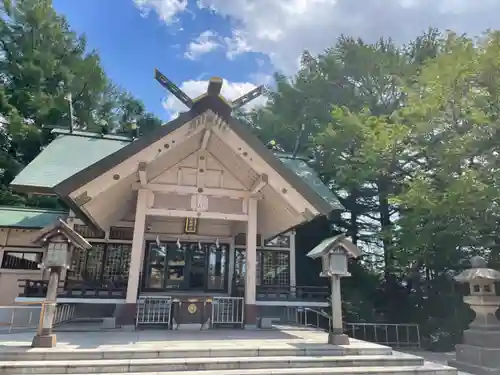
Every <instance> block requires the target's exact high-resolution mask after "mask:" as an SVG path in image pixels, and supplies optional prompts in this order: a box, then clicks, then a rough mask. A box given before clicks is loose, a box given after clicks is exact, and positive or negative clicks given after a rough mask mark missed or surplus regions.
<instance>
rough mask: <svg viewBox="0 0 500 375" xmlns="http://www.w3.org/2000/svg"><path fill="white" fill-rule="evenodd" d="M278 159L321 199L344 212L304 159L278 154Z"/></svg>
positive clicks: (333, 195)
mask: <svg viewBox="0 0 500 375" xmlns="http://www.w3.org/2000/svg"><path fill="white" fill-rule="evenodd" d="M277 156H278V158H279V159H280V160H281V162H282V163H283V164H285V166H287V167H288V168H289V169H291V170H292V171H294V172H295V174H297V176H299V177H300V178H302V179H303V180H304V181H305V182H306V183H307V184H308V185H309V186H310V187H311V188H312V189H313V190H314V191H315V192H316V194H318V195H319V196H320V197H321V198H323V199H324V200H325V201H327V202H328V203H329V204H330V206H332V208H333V209H336V210H343V209H344V207H342V205H341V204H340V202H339V200H338V199H337V197H336V196H335V194H333V193H332V191H331V190H330V189H329V188H328V187H327V186H326V185H325V184H324V183H323V181H321V179H320V178H319V176H318V174H317V173H316V172H315V171H314V169H312V168H311V167H310V166H309V165H308V164H307V162H306V161H305V160H304V159H301V158H294V157H292V156H291V155H285V154H278V155H277Z"/></svg>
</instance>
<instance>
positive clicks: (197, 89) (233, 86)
mask: <svg viewBox="0 0 500 375" xmlns="http://www.w3.org/2000/svg"><path fill="white" fill-rule="evenodd" d="M207 87H208V80H207V81H195V80H190V81H185V82H183V83H182V85H180V89H181V90H182V91H184V92H185V93H186V94H187V95H188V96H189V97H191V98H193V99H194V98H196V97H197V96H200V95H201V94H203V93H205V92H206V91H207ZM256 87H257V86H255V85H254V84H253V83H250V82H228V81H226V80H224V82H223V84H222V90H221V95H222V96H223V97H224V98H226V99H228V100H231V101H232V100H235V99H237V98H239V97H240V96H242V95H245V94H246V93H247V92H249V91H251V90H253V89H254V88H256ZM266 100H267V99H266V98H265V97H264V96H261V97H259V98H257V99H254V100H252V101H251V102H250V103H248V104H247V105H246V106H245V107H243V110H250V109H252V108H255V107H257V106H262V105H264V104H265V102H266ZM163 106H164V107H165V109H166V110H167V111H168V112H169V113H170V115H171V116H172V117H176V116H177V115H178V113H179V112H183V111H186V110H187V108H186V106H185V105H184V104H182V103H181V102H180V101H179V100H178V99H177V98H176V97H174V96H173V95H169V96H167V98H166V99H165V100H164V102H163Z"/></svg>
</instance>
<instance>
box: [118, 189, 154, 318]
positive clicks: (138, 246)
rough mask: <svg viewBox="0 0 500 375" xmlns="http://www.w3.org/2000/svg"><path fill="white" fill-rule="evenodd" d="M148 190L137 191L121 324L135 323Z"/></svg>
mask: <svg viewBox="0 0 500 375" xmlns="http://www.w3.org/2000/svg"><path fill="white" fill-rule="evenodd" d="M148 195H149V193H148V190H147V189H139V190H138V191H137V205H136V209H135V223H134V238H133V239H132V254H131V256H130V267H129V271H128V284H127V296H126V299H125V304H126V305H125V306H124V309H123V312H122V314H121V324H124V325H131V324H135V322H134V316H135V312H136V311H135V310H136V304H137V294H138V288H139V275H140V273H141V263H142V262H141V261H142V259H141V258H142V248H143V246H144V231H145V229H146V211H147V204H148Z"/></svg>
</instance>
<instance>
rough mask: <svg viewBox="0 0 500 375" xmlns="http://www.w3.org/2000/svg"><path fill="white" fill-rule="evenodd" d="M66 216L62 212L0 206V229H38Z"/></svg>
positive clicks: (66, 214)
mask: <svg viewBox="0 0 500 375" xmlns="http://www.w3.org/2000/svg"><path fill="white" fill-rule="evenodd" d="M66 216H68V212H67V211H62V210H48V209H37V208H29V207H12V206H0V227H3V228H22V229H39V228H44V227H46V226H47V225H49V224H51V223H53V222H54V221H55V220H57V219H58V218H60V217H66Z"/></svg>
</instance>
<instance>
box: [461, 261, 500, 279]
mask: <svg viewBox="0 0 500 375" xmlns="http://www.w3.org/2000/svg"><path fill="white" fill-rule="evenodd" d="M470 263H471V268H469V269H467V270H465V271H463V272H461V273H460V274H459V275H457V276H455V280H456V281H457V282H459V283H471V282H477V281H491V282H495V281H500V272H499V271H497V270H494V269H491V268H488V267H487V264H486V260H485V259H484V258H483V257H480V256H475V257H473V258H472V259H471V262H470Z"/></svg>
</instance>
